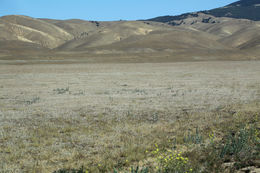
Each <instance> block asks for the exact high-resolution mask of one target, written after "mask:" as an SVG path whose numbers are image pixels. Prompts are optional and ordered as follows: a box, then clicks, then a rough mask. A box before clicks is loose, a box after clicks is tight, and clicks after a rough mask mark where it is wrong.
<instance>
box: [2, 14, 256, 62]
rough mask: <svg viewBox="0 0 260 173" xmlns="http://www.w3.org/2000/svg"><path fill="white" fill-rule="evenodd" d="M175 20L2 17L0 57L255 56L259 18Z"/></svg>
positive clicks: (194, 58) (205, 17)
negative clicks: (86, 19) (105, 20)
mask: <svg viewBox="0 0 260 173" xmlns="http://www.w3.org/2000/svg"><path fill="white" fill-rule="evenodd" d="M174 22H179V23H180V25H179V26H172V25H169V24H165V23H159V22H151V21H112V22H98V21H84V20H78V19H72V20H51V19H35V18H31V17H27V16H17V15H13V16H4V17H1V18H0V54H1V55H0V58H1V57H5V58H6V57H8V56H12V57H25V56H27V57H31V58H40V59H45V58H50V57H51V58H52V59H55V58H65V59H66V57H69V58H71V59H72V58H75V59H76V58H77V57H81V58H84V57H85V58H88V57H100V58H101V59H102V57H103V58H106V57H108V56H111V57H112V56H124V57H126V56H129V57H130V56H131V57H133V56H134V57H139V58H140V57H167V58H168V59H169V61H171V60H170V59H171V58H172V60H173V61H174V60H175V59H176V56H178V57H181V58H184V59H186V60H189V59H190V60H201V59H203V60H207V58H208V59H229V58H230V57H232V59H236V58H237V59H241V58H242V59H245V58H251V57H253V58H257V57H258V55H259V51H258V48H259V45H260V43H259V39H260V36H259V33H260V24H259V22H255V21H250V20H245V19H232V18H226V17H224V18H222V17H220V18H218V17H213V16H210V15H207V14H198V15H197V16H196V15H191V16H190V17H187V18H186V19H184V20H183V19H182V20H180V21H174ZM20 55H23V56H20ZM181 58H180V60H181ZM117 60H118V59H117ZM100 61H101V60H100Z"/></svg>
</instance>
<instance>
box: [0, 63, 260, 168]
mask: <svg viewBox="0 0 260 173" xmlns="http://www.w3.org/2000/svg"><path fill="white" fill-rule="evenodd" d="M259 101H260V62H259V61H241V62H240V61H238V62H228V61H227V62H193V63H189V62H184V63H151V64H149V63H138V64H134V63H132V64H62V65H57V64H35V65H3V64H2V65H1V64H0V172H37V173H38V172H39V173H40V172H42V173H45V172H46V173H47V172H48V173H49V172H53V171H55V170H58V169H61V168H79V167H80V166H82V165H84V166H85V167H86V168H88V169H89V170H90V171H92V172H98V171H99V172H102V171H103V172H105V171H108V170H113V168H114V167H115V168H117V167H128V166H130V165H131V164H136V163H139V164H141V165H142V164H145V161H144V160H147V158H146V154H145V150H150V149H151V148H152V147H153V146H154V144H155V143H156V144H158V145H160V146H163V145H166V144H167V142H165V141H169V142H170V141H171V140H172V138H173V137H174V136H175V137H177V141H179V142H180V143H181V140H180V138H181V135H183V134H184V133H185V132H186V131H187V130H191V131H192V130H194V129H195V128H196V127H198V128H200V129H202V130H204V132H205V134H206V133H208V132H210V131H212V130H214V128H216V129H217V126H216V125H217V124H220V123H221V122H225V121H226V122H229V121H232V116H233V114H236V113H237V112H260V107H259ZM232 111H233V112H232ZM204 132H203V133H204ZM126 160H127V161H126Z"/></svg>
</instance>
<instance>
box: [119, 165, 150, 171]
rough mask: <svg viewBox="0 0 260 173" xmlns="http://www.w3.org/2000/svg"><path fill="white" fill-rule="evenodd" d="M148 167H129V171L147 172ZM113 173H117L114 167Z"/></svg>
mask: <svg viewBox="0 0 260 173" xmlns="http://www.w3.org/2000/svg"><path fill="white" fill-rule="evenodd" d="M148 172H149V171H148V168H142V169H139V166H137V167H136V168H135V169H134V168H133V167H131V169H130V173H148ZM114 173H118V171H117V170H115V169H114Z"/></svg>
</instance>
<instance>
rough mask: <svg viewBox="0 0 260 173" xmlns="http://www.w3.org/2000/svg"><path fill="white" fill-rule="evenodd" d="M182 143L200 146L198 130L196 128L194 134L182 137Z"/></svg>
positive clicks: (200, 137)
mask: <svg viewBox="0 0 260 173" xmlns="http://www.w3.org/2000/svg"><path fill="white" fill-rule="evenodd" d="M183 142H184V143H186V144H201V143H202V142H203V137H202V135H201V134H200V131H199V129H198V128H196V132H195V134H191V133H190V132H189V133H188V135H187V136H184V137H183Z"/></svg>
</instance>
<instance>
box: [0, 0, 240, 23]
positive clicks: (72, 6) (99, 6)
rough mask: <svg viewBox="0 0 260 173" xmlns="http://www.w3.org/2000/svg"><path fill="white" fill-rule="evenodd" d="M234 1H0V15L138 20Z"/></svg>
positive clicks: (211, 7)
mask: <svg viewBox="0 0 260 173" xmlns="http://www.w3.org/2000/svg"><path fill="white" fill-rule="evenodd" d="M235 1H236V0H0V16H5V15H26V16H30V17H35V18H50V19H84V20H97V21H112V20H138V19H149V18H153V17H158V16H164V15H178V14H182V13H186V12H194V11H200V10H209V9H213V8H217V7H221V6H224V5H227V4H230V3H232V2H235Z"/></svg>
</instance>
